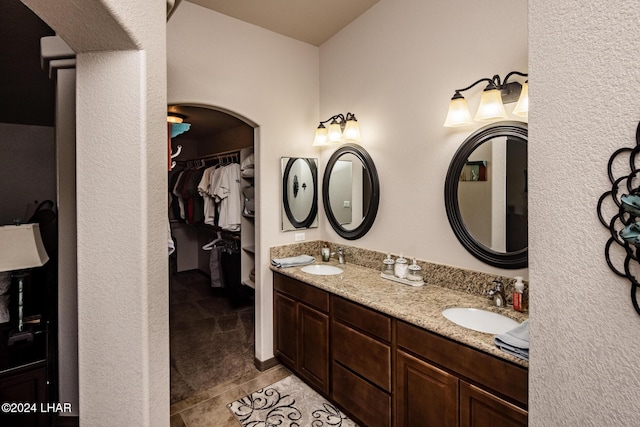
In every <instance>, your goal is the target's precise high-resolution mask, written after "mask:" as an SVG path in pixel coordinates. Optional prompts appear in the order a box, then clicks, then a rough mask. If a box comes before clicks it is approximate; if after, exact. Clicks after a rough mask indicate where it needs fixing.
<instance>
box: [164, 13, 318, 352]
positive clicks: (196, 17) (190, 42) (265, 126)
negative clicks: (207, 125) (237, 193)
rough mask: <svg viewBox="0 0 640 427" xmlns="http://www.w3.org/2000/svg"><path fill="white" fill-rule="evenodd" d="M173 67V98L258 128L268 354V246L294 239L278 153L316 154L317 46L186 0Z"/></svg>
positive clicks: (174, 32) (261, 283)
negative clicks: (285, 214)
mask: <svg viewBox="0 0 640 427" xmlns="http://www.w3.org/2000/svg"><path fill="white" fill-rule="evenodd" d="M167 70H168V92H167V93H168V95H167V96H168V101H169V103H170V104H189V105H207V106H211V107H216V108H220V109H222V110H225V111H230V112H232V113H234V114H235V115H237V116H241V117H244V119H245V120H246V121H247V122H248V123H250V124H252V125H254V126H255V127H256V133H255V142H254V143H255V156H256V181H255V182H256V203H257V205H256V210H257V212H258V215H257V218H256V251H257V253H256V283H257V285H256V328H257V330H256V332H257V333H256V357H257V358H258V359H260V360H267V359H270V358H272V357H273V339H272V336H273V334H272V329H273V322H272V305H273V302H272V278H271V272H270V271H269V261H270V260H269V247H270V246H272V245H278V244H284V243H293V241H294V233H293V232H282V231H280V223H281V218H280V214H281V212H280V205H281V203H280V200H281V188H280V187H281V186H282V185H281V181H282V178H281V173H280V157H283V156H284V157H317V150H316V149H314V148H313V147H312V146H311V144H312V142H313V136H314V131H315V127H316V126H317V122H316V121H317V120H318V82H319V77H318V49H317V48H316V47H313V46H311V45H308V44H305V43H301V42H298V41H295V40H293V39H290V38H287V37H284V36H280V35H278V34H275V33H272V32H270V31H267V30H264V29H262V28H260V27H256V26H254V25H250V24H246V23H244V22H241V21H238V20H236V19H233V18H229V17H226V16H224V15H221V14H219V13H216V12H213V11H210V10H208V9H204V8H202V7H200V6H197V5H194V4H192V3H189V2H183V3H182V4H181V5H180V7H178V9H177V10H176V11H175V13H174V14H173V16H172V17H171V20H169V22H168V24H167ZM305 235H306V238H307V240H316V239H319V238H320V236H321V232H320V230H319V229H311V230H306V232H305Z"/></svg>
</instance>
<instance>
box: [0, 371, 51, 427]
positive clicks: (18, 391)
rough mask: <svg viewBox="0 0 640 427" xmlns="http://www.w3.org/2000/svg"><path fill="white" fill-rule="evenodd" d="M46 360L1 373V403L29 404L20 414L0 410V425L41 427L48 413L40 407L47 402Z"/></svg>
mask: <svg viewBox="0 0 640 427" xmlns="http://www.w3.org/2000/svg"><path fill="white" fill-rule="evenodd" d="M46 384H47V372H46V362H45V361H41V362H34V363H30V364H27V365H23V366H21V367H17V368H13V369H8V370H5V371H2V372H0V402H2V403H5V402H8V403H20V404H24V403H28V404H29V408H23V409H28V410H22V411H20V413H5V412H4V411H3V412H2V413H0V425H6V426H14V427H44V426H47V425H49V414H48V413H47V411H46V410H45V411H43V410H41V409H42V408H41V404H44V405H46V402H47V386H46Z"/></svg>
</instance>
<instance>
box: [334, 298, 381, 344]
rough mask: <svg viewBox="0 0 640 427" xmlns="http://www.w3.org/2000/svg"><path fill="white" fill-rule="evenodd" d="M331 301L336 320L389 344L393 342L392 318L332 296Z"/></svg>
mask: <svg viewBox="0 0 640 427" xmlns="http://www.w3.org/2000/svg"><path fill="white" fill-rule="evenodd" d="M331 301H332V304H333V307H332V308H333V315H334V317H335V318H336V319H339V320H340V321H342V322H343V323H346V324H348V325H351V326H354V327H355V328H357V329H361V330H363V331H365V332H367V333H369V334H371V335H373V336H375V337H376V338H380V339H381V340H384V341H387V342H390V341H391V318H390V317H388V316H385V315H384V314H381V313H378V312H376V311H373V310H371V309H369V308H366V307H363V306H361V305H359V304H356V303H353V302H350V301H347V300H345V299H342V298H340V297H336V296H332V297H331Z"/></svg>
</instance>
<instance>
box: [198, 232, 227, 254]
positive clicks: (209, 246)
mask: <svg viewBox="0 0 640 427" xmlns="http://www.w3.org/2000/svg"><path fill="white" fill-rule="evenodd" d="M223 240H224V239H223V238H222V235H221V234H220V232H219V231H218V237H217V238H215V239H214V240H212V241H210V242H209V243H207V244H205V245H203V246H202V249H203V250H205V251H210V250H211V249H213V247H214V246H215V245H216V243H218V242H221V241H223Z"/></svg>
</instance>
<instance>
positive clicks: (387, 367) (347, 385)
mask: <svg viewBox="0 0 640 427" xmlns="http://www.w3.org/2000/svg"><path fill="white" fill-rule="evenodd" d="M331 307H332V311H331V314H332V316H331V360H332V365H331V367H332V374H331V397H332V398H333V400H334V401H335V402H336V403H337V404H338V405H340V406H341V407H343V408H344V409H345V410H346V411H347V412H348V413H349V414H350V415H351V416H352V417H353V418H355V419H356V421H360V422H361V423H362V424H364V425H367V426H371V427H389V426H391V345H390V340H391V318H390V317H389V316H386V315H384V314H381V313H378V312H376V311H374V310H371V309H369V308H366V307H363V306H361V305H359V304H356V303H353V302H351V301H347V300H345V299H344V298H340V297H337V296H334V295H332V296H331Z"/></svg>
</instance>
